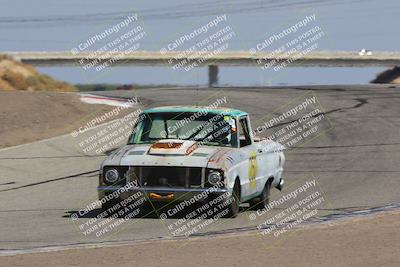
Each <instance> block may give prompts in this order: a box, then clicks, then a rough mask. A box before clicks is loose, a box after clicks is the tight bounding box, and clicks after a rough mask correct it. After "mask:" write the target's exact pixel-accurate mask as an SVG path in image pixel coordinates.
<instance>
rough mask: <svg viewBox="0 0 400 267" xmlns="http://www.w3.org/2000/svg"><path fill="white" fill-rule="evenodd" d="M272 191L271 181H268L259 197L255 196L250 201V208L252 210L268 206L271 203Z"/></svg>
mask: <svg viewBox="0 0 400 267" xmlns="http://www.w3.org/2000/svg"><path fill="white" fill-rule="evenodd" d="M270 191H271V182H270V181H267V183H266V184H265V186H264V189H263V191H262V193H261V195H260V196H259V197H256V198H253V199H252V200H251V201H250V208H251V209H252V210H262V209H264V208H266V207H267V206H268V204H269V196H270Z"/></svg>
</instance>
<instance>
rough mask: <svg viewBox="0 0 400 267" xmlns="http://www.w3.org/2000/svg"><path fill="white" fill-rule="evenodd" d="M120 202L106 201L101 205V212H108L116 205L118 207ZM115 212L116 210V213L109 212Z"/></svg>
mask: <svg viewBox="0 0 400 267" xmlns="http://www.w3.org/2000/svg"><path fill="white" fill-rule="evenodd" d="M118 202H119V201H116V200H109V201H106V202H105V203H102V204H101V210H102V211H107V210H108V209H110V208H112V207H114V206H115V205H117V204H118ZM113 212H115V210H114V211H107V213H108V214H111V213H113Z"/></svg>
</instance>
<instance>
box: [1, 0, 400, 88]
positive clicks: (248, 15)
mask: <svg viewBox="0 0 400 267" xmlns="http://www.w3.org/2000/svg"><path fill="white" fill-rule="evenodd" d="M0 3H1V6H2V8H1V9H0V51H1V52H7V51H70V50H71V49H73V48H76V47H77V46H78V45H79V44H81V43H82V42H84V41H85V40H87V39H89V38H91V37H92V36H94V35H96V34H99V33H102V32H104V31H105V30H106V29H109V28H110V27H112V26H114V25H116V24H118V23H120V22H121V21H123V20H124V19H126V17H127V16H128V15H132V14H137V15H138V20H137V21H135V22H134V23H132V24H131V25H129V26H127V27H125V29H126V30H128V29H129V30H130V29H133V27H137V26H140V27H142V29H143V31H144V32H145V33H146V35H145V37H144V38H142V39H141V40H139V41H138V43H139V44H140V47H139V48H138V50H148V51H159V50H160V49H162V48H165V47H168V44H171V43H173V42H174V41H175V40H177V39H179V38H180V37H181V36H183V35H185V34H189V33H192V32H193V31H194V30H196V29H199V28H200V27H202V26H203V25H206V24H208V23H209V22H210V21H212V20H213V19H215V18H216V17H217V16H222V15H224V14H226V20H225V21H224V22H222V23H220V25H217V26H215V27H214V28H213V29H211V30H210V31H209V32H208V33H202V34H200V35H199V36H196V37H195V38H192V39H191V40H188V41H186V42H185V44H184V45H181V46H180V47H179V49H178V50H185V49H188V48H189V47H191V46H193V45H196V44H198V42H199V41H201V40H203V39H204V38H205V37H207V36H210V35H211V34H212V33H213V32H215V31H217V30H219V29H222V28H223V27H226V26H229V27H230V29H231V31H232V32H234V37H233V38H232V39H230V40H228V41H227V44H228V48H227V50H242V51H248V50H249V49H251V48H254V47H255V46H256V45H257V44H259V43H260V42H263V40H266V39H268V38H269V37H271V36H272V35H273V34H277V33H280V32H282V31H283V30H284V29H288V28H290V27H291V26H293V25H296V23H298V22H299V21H301V20H303V19H304V18H305V17H307V16H312V15H314V14H315V20H314V21H312V22H311V23H310V24H309V25H307V26H305V27H303V28H302V29H301V30H299V32H298V33H296V34H293V33H292V34H291V35H289V36H287V37H285V38H283V39H281V40H280V41H279V42H278V41H277V42H276V46H272V45H271V46H270V47H268V49H276V48H277V47H279V46H280V45H282V44H285V43H286V42H288V41H291V40H292V39H293V38H295V37H296V36H298V35H299V34H300V33H302V31H304V32H305V31H307V30H309V29H311V28H313V27H315V26H318V27H319V29H320V31H322V32H323V33H324V35H323V37H322V38H320V39H318V40H317V48H316V50H334V51H337V50H350V51H355V52H356V51H358V50H360V49H362V48H365V49H369V50H372V51H398V44H399V41H400V38H399V36H398V35H397V34H396V33H397V30H398V25H400V18H399V17H398V15H397V14H396V13H397V10H399V8H400V1H398V0H380V1H379V0H362V1H359V0H357V1H355V0H347V1H346V0H314V1H313V0H298V1H294V0H269V1H268V0H267V1H254V0H241V1H239V0H234V1H223V0H215V1H208V0H204V1H197V0H196V1H195V0H187V1H184V2H182V1H176V0H171V1H118V2H117V1H105V0H96V1H91V0H86V1H76V0H70V1H52V0H37V1H28V0H25V1H23V0H12V1H11V0H0ZM125 29H124V30H123V31H122V30H121V32H119V33H114V34H112V35H111V36H108V37H107V38H104V39H103V40H101V41H99V42H97V43H96V45H94V46H92V47H91V48H92V49H99V48H100V47H102V46H104V45H107V44H108V43H109V42H110V41H112V40H114V37H116V36H118V35H119V36H120V35H122V34H123V33H124V32H126V31H125ZM274 45H275V44H274ZM40 71H41V72H45V73H48V74H50V75H52V76H54V77H55V78H58V79H61V80H66V81H69V82H72V83H102V82H109V83H142V84H160V83H168V84H180V85H194V84H196V85H198V84H200V85H203V84H206V82H207V70H206V69H205V68H194V69H191V70H190V71H179V70H174V69H173V68H172V66H169V67H145V68H143V67H113V68H108V69H106V70H104V71H95V70H93V69H89V70H88V69H86V70H85V69H84V68H82V66H77V67H46V68H40ZM380 71H382V69H381V68H285V69H284V70H282V71H273V70H262V69H261V68H260V66H255V67H224V68H220V73H219V77H220V83H221V84H227V85H275V84H279V85H280V84H324V83H325V84H336V83H367V82H368V81H369V80H371V79H372V78H373V77H374V76H375V75H376V74H377V73H378V72H380Z"/></svg>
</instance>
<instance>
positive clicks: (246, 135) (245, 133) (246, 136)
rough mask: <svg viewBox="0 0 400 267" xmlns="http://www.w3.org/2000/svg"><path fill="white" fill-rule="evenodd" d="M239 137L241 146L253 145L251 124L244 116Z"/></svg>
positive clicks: (241, 120) (240, 122)
mask: <svg viewBox="0 0 400 267" xmlns="http://www.w3.org/2000/svg"><path fill="white" fill-rule="evenodd" d="M239 124H240V126H239V128H240V129H239V139H240V147H244V146H248V145H251V138H250V132H249V126H248V124H247V119H246V118H242V119H240V121H239Z"/></svg>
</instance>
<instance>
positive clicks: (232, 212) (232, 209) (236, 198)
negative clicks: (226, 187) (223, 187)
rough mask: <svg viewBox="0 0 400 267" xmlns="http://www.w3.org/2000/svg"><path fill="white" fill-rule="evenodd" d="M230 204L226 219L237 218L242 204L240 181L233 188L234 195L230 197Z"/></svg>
mask: <svg viewBox="0 0 400 267" xmlns="http://www.w3.org/2000/svg"><path fill="white" fill-rule="evenodd" d="M229 201H230V204H229V205H228V207H227V209H228V213H227V214H226V216H224V217H225V218H236V217H237V215H238V213H239V204H240V183H239V182H238V181H236V182H235V185H234V186H233V191H232V195H231V196H230V199H229Z"/></svg>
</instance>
